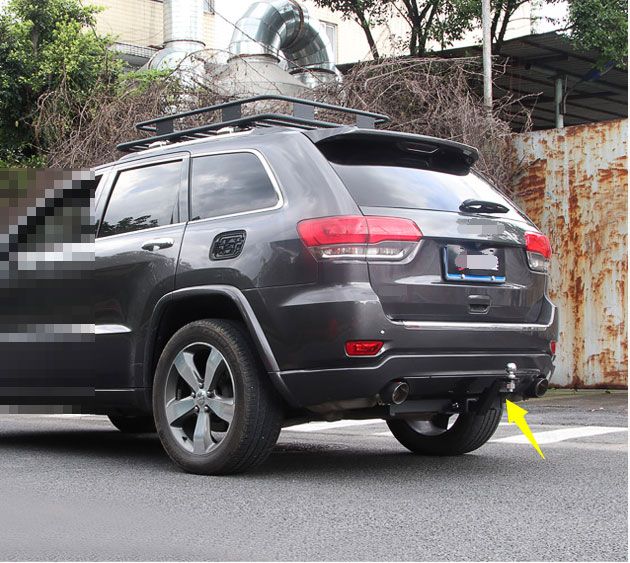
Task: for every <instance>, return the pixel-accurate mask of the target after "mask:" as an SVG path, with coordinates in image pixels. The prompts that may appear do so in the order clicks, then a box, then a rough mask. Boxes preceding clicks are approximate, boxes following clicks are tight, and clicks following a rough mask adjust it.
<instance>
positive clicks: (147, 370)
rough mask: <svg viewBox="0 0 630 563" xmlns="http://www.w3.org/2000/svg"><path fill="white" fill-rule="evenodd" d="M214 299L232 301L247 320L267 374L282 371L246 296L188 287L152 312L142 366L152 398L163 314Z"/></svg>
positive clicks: (223, 289)
mask: <svg viewBox="0 0 630 563" xmlns="http://www.w3.org/2000/svg"><path fill="white" fill-rule="evenodd" d="M211 295H221V296H223V297H228V298H229V299H231V300H232V302H233V303H234V304H235V305H236V307H237V308H238V310H239V312H240V313H241V316H242V317H243V319H244V320H245V324H246V326H247V329H248V331H249V334H250V336H251V337H252V340H253V341H254V344H255V346H256V349H257V350H258V353H259V354H260V359H261V360H262V362H263V365H264V366H265V369H266V370H267V372H268V373H277V372H278V371H280V369H279V367H278V362H277V361H276V358H275V356H274V354H273V351H272V350H271V346H270V345H269V341H268V340H267V337H266V336H265V333H264V331H263V329H262V326H261V325H260V323H259V322H258V319H257V318H256V314H255V313H254V310H253V309H252V306H251V305H250V304H249V301H247V298H246V297H245V295H243V292H241V291H240V290H239V289H237V288H236V287H234V286H231V285H198V286H194V287H186V288H182V289H176V290H175V291H171V292H170V293H167V294H165V295H163V296H162V297H161V298H160V300H159V301H158V302H157V303H156V305H155V307H154V308H153V313H152V315H151V321H150V324H149V329H148V331H147V340H146V346H145V349H144V362H143V363H144V365H143V382H144V387H145V389H146V390H147V393H148V394H149V396H150V393H151V387H152V380H153V374H152V373H151V364H152V359H153V353H154V348H155V342H156V339H157V333H158V328H159V326H160V321H161V319H162V315H163V313H164V310H165V309H166V307H167V306H168V305H171V304H173V302H177V301H178V300H182V299H187V298H189V297H192V296H211ZM149 398H150V397H149Z"/></svg>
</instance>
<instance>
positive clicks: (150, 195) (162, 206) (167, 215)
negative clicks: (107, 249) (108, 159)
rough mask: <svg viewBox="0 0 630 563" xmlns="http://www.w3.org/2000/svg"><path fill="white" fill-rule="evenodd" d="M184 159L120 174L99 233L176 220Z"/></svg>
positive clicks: (114, 232) (138, 228)
mask: <svg viewBox="0 0 630 563" xmlns="http://www.w3.org/2000/svg"><path fill="white" fill-rule="evenodd" d="M181 176H182V161H177V162H166V163H161V164H154V165H152V166H144V167H143V168H134V169H132V170H123V171H122V172H120V173H119V174H118V177H117V178H116V182H115V183H114V187H113V188H112V194H111V196H110V198H109V202H108V204H107V209H106V210H105V217H104V218H103V223H102V224H101V227H100V229H99V237H106V236H110V235H118V234H121V233H129V232H132V231H139V230H142V229H150V228H152V227H161V226H162V225H170V224H171V223H173V215H174V212H175V203H176V201H177V192H178V190H179V184H180V181H181Z"/></svg>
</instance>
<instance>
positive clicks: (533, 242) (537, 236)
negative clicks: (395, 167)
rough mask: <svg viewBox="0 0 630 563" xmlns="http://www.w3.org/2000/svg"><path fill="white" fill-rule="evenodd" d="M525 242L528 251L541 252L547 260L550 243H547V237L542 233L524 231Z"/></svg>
mask: <svg viewBox="0 0 630 563" xmlns="http://www.w3.org/2000/svg"><path fill="white" fill-rule="evenodd" d="M525 242H526V244H527V251H528V252H537V253H538V254H542V255H543V256H544V257H545V258H547V260H549V258H551V244H549V239H548V238H547V237H546V236H545V235H543V234H542V233H525Z"/></svg>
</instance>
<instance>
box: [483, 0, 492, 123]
mask: <svg viewBox="0 0 630 563" xmlns="http://www.w3.org/2000/svg"><path fill="white" fill-rule="evenodd" d="M490 19H491V15H490V0H482V2H481V21H482V26H483V105H484V106H485V107H486V111H487V112H488V114H491V113H492V37H491V35H490Z"/></svg>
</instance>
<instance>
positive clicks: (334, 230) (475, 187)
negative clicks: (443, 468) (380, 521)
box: [68, 97, 557, 474]
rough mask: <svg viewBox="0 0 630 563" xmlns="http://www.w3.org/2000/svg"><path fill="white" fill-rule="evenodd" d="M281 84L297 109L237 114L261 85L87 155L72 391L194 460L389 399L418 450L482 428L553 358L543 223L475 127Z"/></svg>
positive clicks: (243, 462)
mask: <svg viewBox="0 0 630 563" xmlns="http://www.w3.org/2000/svg"><path fill="white" fill-rule="evenodd" d="M276 98H277V99H282V100H283V101H285V102H287V101H290V102H295V109H294V113H293V115H284V114H277V113H262V114H258V115H253V116H249V117H243V116H242V115H241V107H242V104H243V103H245V102H249V101H260V100H261V97H259V98H254V99H249V100H244V101H243V100H241V101H240V102H234V103H229V104H223V105H221V106H214V107H212V108H203V109H202V110H198V111H196V112H188V113H187V114H179V115H175V116H169V117H165V118H160V119H156V120H153V121H151V122H144V123H141V124H139V128H140V129H142V130H149V131H152V132H153V136H152V137H150V138H145V139H141V140H138V141H133V142H130V143H125V144H123V145H120V146H119V148H120V149H121V150H124V151H127V152H129V153H130V154H128V155H127V156H124V157H123V158H121V159H120V160H118V161H116V162H114V163H111V164H107V165H104V166H100V167H98V168H96V169H95V174H96V178H97V181H98V186H97V188H96V194H95V212H96V220H97V224H96V229H97V230H96V262H95V271H94V284H95V291H94V296H95V301H94V315H95V318H94V322H95V331H96V342H95V350H94V354H93V356H92V359H93V360H94V378H95V379H94V389H95V391H94V396H93V397H91V398H90V399H89V401H88V400H85V401H81V400H79V399H77V398H76V397H74V398H72V399H71V402H80V403H82V404H83V409H84V410H89V411H91V412H96V413H104V414H108V415H109V416H110V418H111V420H112V422H113V423H114V424H115V425H116V426H117V427H118V428H120V429H121V430H122V431H129V432H139V431H148V430H151V429H152V428H153V424H154V423H155V428H157V432H158V434H159V437H160V440H161V441H162V444H163V445H164V448H165V449H166V451H167V452H168V454H169V456H170V457H171V458H172V459H173V460H174V461H175V462H176V463H177V464H178V465H180V466H181V467H183V468H184V469H185V470H187V471H191V472H195V473H207V474H221V473H232V472H237V471H243V470H245V469H248V468H250V467H253V466H255V465H257V464H259V463H261V462H262V461H263V460H264V459H265V458H266V457H267V455H268V454H269V453H270V451H271V450H272V448H273V447H274V444H275V443H276V440H277V438H278V434H279V432H280V429H281V427H282V426H283V425H290V424H292V423H296V422H304V421H306V420H315V419H317V420H337V419H340V418H383V419H385V420H386V421H387V424H388V425H389V428H390V429H391V431H392V433H393V435H394V436H395V437H396V438H397V439H398V440H399V441H400V442H401V443H402V444H403V445H404V446H405V447H407V448H408V449H409V450H411V451H412V452H415V453H419V454H428V455H455V454H462V453H465V452H469V451H471V450H474V449H476V448H478V447H480V446H481V445H482V444H484V443H485V442H486V441H487V440H488V439H489V438H490V437H491V435H492V434H493V433H494V431H495V430H496V428H497V426H498V424H499V420H500V418H501V413H502V401H503V400H504V398H505V397H508V396H509V398H510V400H512V401H519V400H522V399H524V398H527V397H534V396H540V395H542V394H543V393H544V392H545V390H546V388H547V385H548V381H549V378H550V377H551V374H552V372H553V359H554V354H555V341H556V338H557V313H556V308H555V307H554V305H553V304H552V303H551V302H550V300H549V298H548V283H549V282H548V267H549V259H550V255H551V248H550V245H549V241H548V239H547V237H545V236H544V235H543V234H541V233H540V232H539V230H538V229H537V228H536V227H535V225H534V224H533V223H532V222H531V221H530V220H529V219H528V218H527V217H526V216H525V215H524V214H523V212H522V211H520V210H519V209H518V208H517V207H516V206H515V205H514V204H513V203H512V202H511V201H510V200H509V199H507V198H506V197H505V196H504V195H502V194H501V193H500V192H499V191H497V190H496V189H495V188H494V187H493V186H492V185H491V184H490V182H489V181H488V180H487V179H486V178H484V177H483V176H482V175H481V174H479V173H477V172H475V171H474V170H473V169H472V168H471V167H472V166H473V164H474V163H475V161H476V159H477V158H478V154H477V151H476V150H475V149H474V148H471V147H469V146H466V145H462V144H459V143H455V142H451V141H446V140H441V139H436V138H431V137H424V136H419V135H411V134H404V133H397V132H392V131H384V130H377V129H375V128H374V125H375V124H379V123H382V122H384V121H385V120H386V119H387V118H386V117H385V116H381V115H377V114H371V113H367V112H361V111H356V110H349V109H347V108H336V107H333V106H327V105H326V104H319V103H314V102H309V101H304V100H291V99H288V98H279V97H276ZM314 108H319V109H318V111H320V110H325V111H327V112H331V111H333V110H336V111H341V112H345V113H346V114H347V113H351V114H354V115H355V116H356V119H357V126H347V125H344V126H341V125H337V124H334V123H330V122H327V121H321V120H318V119H315V114H314ZM217 110H222V111H223V119H222V121H221V122H220V123H211V124H209V125H205V126H199V127H195V128H189V129H186V130H179V131H177V130H175V129H174V125H173V124H174V122H175V121H176V120H177V119H180V118H182V117H187V116H189V115H190V114H191V113H203V112H206V111H217ZM68 400H70V399H68Z"/></svg>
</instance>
